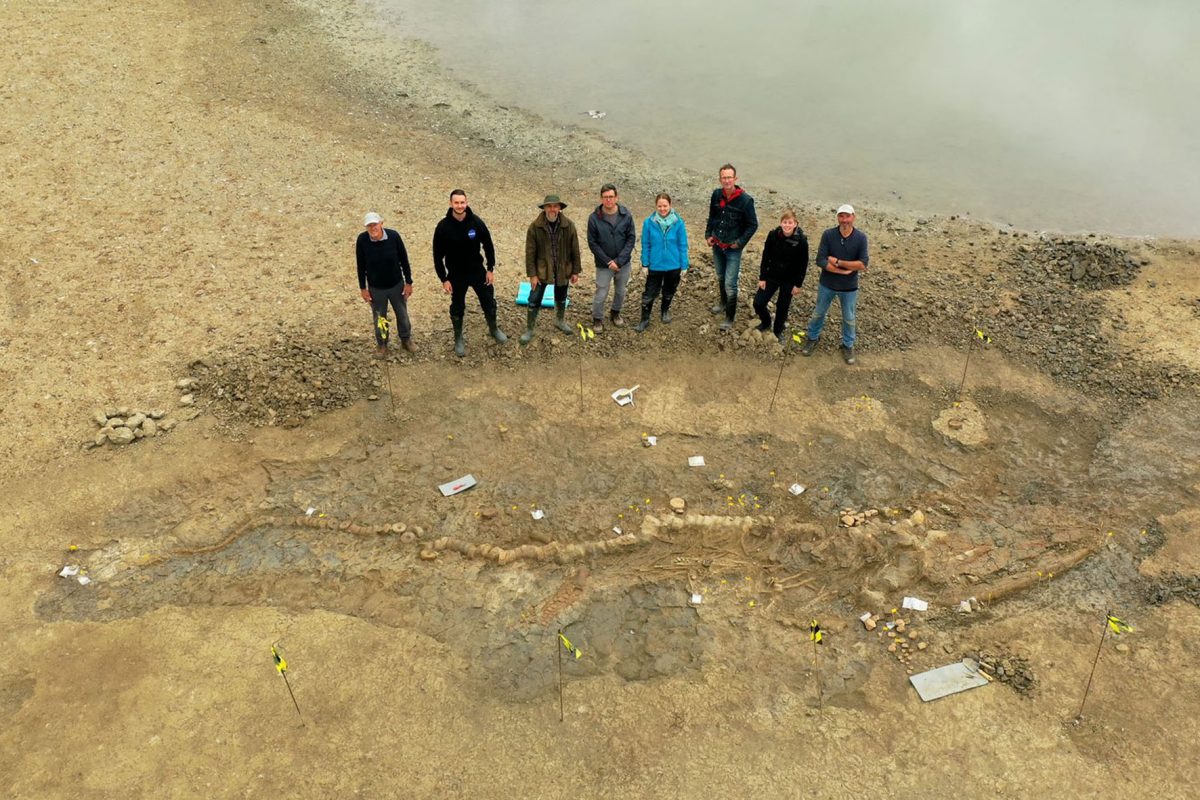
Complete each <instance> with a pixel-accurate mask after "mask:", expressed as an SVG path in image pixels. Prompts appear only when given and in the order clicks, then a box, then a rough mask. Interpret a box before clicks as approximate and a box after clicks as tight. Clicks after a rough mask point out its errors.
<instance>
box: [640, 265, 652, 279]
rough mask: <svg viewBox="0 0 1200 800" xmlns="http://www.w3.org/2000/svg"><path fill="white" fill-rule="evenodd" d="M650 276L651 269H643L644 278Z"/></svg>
mask: <svg viewBox="0 0 1200 800" xmlns="http://www.w3.org/2000/svg"><path fill="white" fill-rule="evenodd" d="M649 274H650V268H649V267H642V277H643V278H644V277H646V276H647V275H649Z"/></svg>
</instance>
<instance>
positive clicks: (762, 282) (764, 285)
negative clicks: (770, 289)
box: [758, 281, 767, 289]
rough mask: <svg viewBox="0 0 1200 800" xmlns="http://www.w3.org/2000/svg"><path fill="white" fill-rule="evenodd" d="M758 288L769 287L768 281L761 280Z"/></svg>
mask: <svg viewBox="0 0 1200 800" xmlns="http://www.w3.org/2000/svg"><path fill="white" fill-rule="evenodd" d="M758 288H760V289H766V288H767V282H766V281H759V282H758Z"/></svg>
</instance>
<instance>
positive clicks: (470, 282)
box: [450, 272, 496, 319]
mask: <svg viewBox="0 0 1200 800" xmlns="http://www.w3.org/2000/svg"><path fill="white" fill-rule="evenodd" d="M468 289H474V290H475V296H476V297H477V298H479V307H480V308H481V309H482V310H483V313H484V316H486V317H488V318H489V319H491V317H492V315H494V314H495V313H496V291H495V289H494V288H493V287H492V286H489V285H488V282H487V273H486V272H480V273H479V274H478V275H472V276H462V277H456V276H454V275H451V276H450V316H451V318H456V317H461V316H462V315H463V314H465V313H466V311H467V290H468Z"/></svg>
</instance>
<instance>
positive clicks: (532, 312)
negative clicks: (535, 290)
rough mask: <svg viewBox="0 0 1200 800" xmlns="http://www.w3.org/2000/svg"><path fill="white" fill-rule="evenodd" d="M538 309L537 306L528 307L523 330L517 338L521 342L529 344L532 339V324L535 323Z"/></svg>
mask: <svg viewBox="0 0 1200 800" xmlns="http://www.w3.org/2000/svg"><path fill="white" fill-rule="evenodd" d="M538 311H539V309H538V308H537V306H533V307H531V308H530V309H529V316H528V317H527V318H526V320H525V332H524V333H522V334H521V338H520V339H519V340H518V341H520V342H521V344H529V343H530V342H532V341H533V326H534V325H536V324H537V315H538Z"/></svg>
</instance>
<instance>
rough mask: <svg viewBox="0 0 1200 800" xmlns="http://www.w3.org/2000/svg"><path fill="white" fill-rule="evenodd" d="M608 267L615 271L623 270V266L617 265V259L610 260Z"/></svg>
mask: <svg viewBox="0 0 1200 800" xmlns="http://www.w3.org/2000/svg"><path fill="white" fill-rule="evenodd" d="M608 268H609V269H611V270H612V271H613V272H620V271H621V268H620V267H618V266H617V262H615V261H610V262H608Z"/></svg>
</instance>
